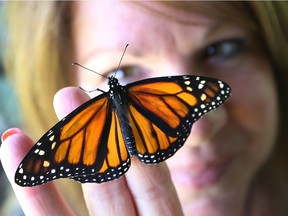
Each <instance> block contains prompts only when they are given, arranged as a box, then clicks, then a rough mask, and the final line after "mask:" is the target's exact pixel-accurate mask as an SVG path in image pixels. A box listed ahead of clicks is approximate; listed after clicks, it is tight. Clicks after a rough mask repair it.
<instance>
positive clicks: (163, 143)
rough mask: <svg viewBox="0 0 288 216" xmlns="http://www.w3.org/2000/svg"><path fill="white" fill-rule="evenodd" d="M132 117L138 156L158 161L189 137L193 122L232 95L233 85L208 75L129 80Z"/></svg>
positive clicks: (148, 160)
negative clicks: (131, 81)
mask: <svg viewBox="0 0 288 216" xmlns="http://www.w3.org/2000/svg"><path fill="white" fill-rule="evenodd" d="M126 87H127V89H128V92H129V100H130V103H131V105H130V119H131V122H132V126H133V127H132V128H133V133H134V136H135V142H136V148H137V151H138V157H139V158H140V160H141V161H142V162H144V163H159V162H161V161H163V160H165V159H167V158H169V157H171V156H172V155H173V154H174V153H175V152H176V151H177V150H178V149H179V148H180V147H181V146H182V145H183V144H184V142H185V141H186V138H187V137H188V136H189V134H190V132H191V128H192V125H193V123H194V122H195V121H197V120H198V119H199V118H200V117H201V116H203V115H204V114H206V113H207V112H209V111H211V110H214V109H216V108H217V107H218V106H220V105H221V104H222V103H223V102H224V101H226V100H227V99H228V97H229V96H230V93H231V92H230V87H229V86H228V85H227V84H225V83H224V82H222V81H220V80H216V79H212V78H208V77H197V76H172V77H159V78H151V79H146V80H141V81H138V82H134V83H131V84H128V85H127V86H126Z"/></svg>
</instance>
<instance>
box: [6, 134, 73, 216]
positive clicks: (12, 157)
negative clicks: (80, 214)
mask: <svg viewBox="0 0 288 216" xmlns="http://www.w3.org/2000/svg"><path fill="white" fill-rule="evenodd" d="M2 139H4V140H3V143H2V145H1V149H0V157H1V162H2V166H3V168H4V171H5V173H6V175H7V177H8V179H9V181H10V183H11V185H12V188H13V189H14V192H15V194H16V196H17V198H18V201H19V203H20V205H21V207H22V209H23V211H24V213H25V215H73V213H72V212H71V211H70V209H69V208H68V207H67V205H66V203H65V202H64V201H63V199H62V197H61V195H60V193H59V191H58V190H57V188H56V186H55V184H54V183H48V184H44V185H41V186H35V187H20V186H18V185H17V184H16V183H15V182H14V175H15V171H16V169H17V167H18V165H19V164H20V162H21V160H22V159H23V158H24V156H25V155H26V154H27V152H28V151H29V149H30V148H31V147H32V146H33V144H34V142H33V141H32V140H31V139H30V138H29V137H28V136H26V135H25V134H23V133H22V132H21V130H20V129H14V130H8V131H7V132H6V133H5V132H4V134H3V135H2Z"/></svg>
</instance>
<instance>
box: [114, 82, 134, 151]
mask: <svg viewBox="0 0 288 216" xmlns="http://www.w3.org/2000/svg"><path fill="white" fill-rule="evenodd" d="M111 79H113V80H112V81H111ZM109 81H110V82H109V85H110V90H109V95H110V97H111V102H112V104H113V105H112V106H113V109H115V111H116V114H117V117H118V120H119V124H120V129H121V132H122V135H123V139H124V142H125V145H126V147H127V149H128V152H129V155H130V156H133V155H136V154H137V151H136V147H135V138H134V135H133V132H132V126H131V124H130V122H129V119H128V110H129V109H128V101H127V93H126V92H125V90H124V88H123V87H122V86H121V85H120V84H119V83H118V80H117V79H116V78H114V77H112V78H110V80H109Z"/></svg>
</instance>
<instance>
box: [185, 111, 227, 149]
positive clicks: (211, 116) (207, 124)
mask: <svg viewBox="0 0 288 216" xmlns="http://www.w3.org/2000/svg"><path fill="white" fill-rule="evenodd" d="M227 121H228V112H227V108H226V107H224V106H221V107H219V108H218V109H216V110H214V111H211V112H209V113H207V114H206V115H205V116H202V117H201V118H200V119H198V121H196V122H195V123H194V124H193V125H192V130H191V133H190V135H189V136H188V138H187V141H186V145H187V146H192V147H196V146H200V145H203V144H206V143H208V142H209V141H210V140H211V139H212V138H213V137H214V136H215V135H216V134H217V133H218V132H219V131H220V130H221V129H222V128H223V127H224V126H225V124H226V123H227Z"/></svg>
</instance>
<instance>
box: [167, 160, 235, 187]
mask: <svg viewBox="0 0 288 216" xmlns="http://www.w3.org/2000/svg"><path fill="white" fill-rule="evenodd" d="M230 160H231V159H225V160H221V161H220V162H199V163H191V164H189V165H187V166H185V167H183V168H180V169H177V170H171V177H172V180H173V181H174V182H175V183H176V184H180V185H182V186H184V187H189V188H191V189H192V188H193V189H195V190H199V189H201V188H204V187H209V186H212V185H214V184H216V183H217V182H218V181H219V180H220V179H221V177H222V176H223V175H224V173H225V171H226V170H227V168H228V166H229V164H230Z"/></svg>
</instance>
